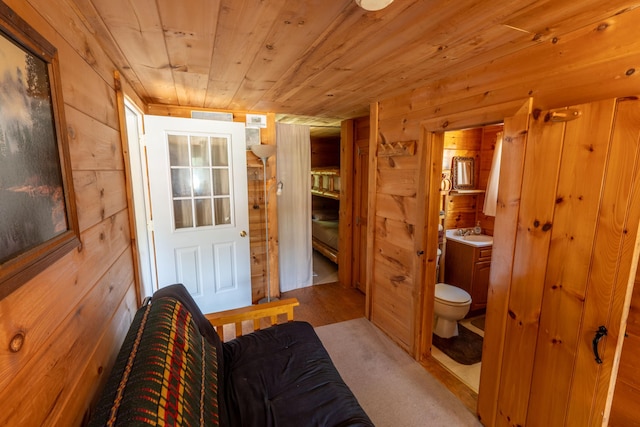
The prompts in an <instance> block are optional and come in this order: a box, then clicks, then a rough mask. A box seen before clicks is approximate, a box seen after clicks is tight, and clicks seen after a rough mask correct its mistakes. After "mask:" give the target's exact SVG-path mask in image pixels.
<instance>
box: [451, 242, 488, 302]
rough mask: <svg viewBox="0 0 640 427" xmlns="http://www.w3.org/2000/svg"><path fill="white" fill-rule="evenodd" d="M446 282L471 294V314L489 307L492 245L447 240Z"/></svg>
mask: <svg viewBox="0 0 640 427" xmlns="http://www.w3.org/2000/svg"><path fill="white" fill-rule="evenodd" d="M446 245H447V250H446V252H445V254H446V255H445V256H446V261H445V263H444V266H445V272H444V279H445V280H444V282H445V283H448V284H450V285H453V286H457V287H459V288H461V289H464V290H465V291H467V292H468V293H469V295H471V308H470V310H469V314H476V313H477V312H478V311H479V310H484V309H485V308H486V307H487V293H488V290H489V271H490V268H491V250H492V247H491V246H485V247H476V246H470V245H466V244H464V243H460V242H456V241H455V240H451V239H448V240H447V243H446Z"/></svg>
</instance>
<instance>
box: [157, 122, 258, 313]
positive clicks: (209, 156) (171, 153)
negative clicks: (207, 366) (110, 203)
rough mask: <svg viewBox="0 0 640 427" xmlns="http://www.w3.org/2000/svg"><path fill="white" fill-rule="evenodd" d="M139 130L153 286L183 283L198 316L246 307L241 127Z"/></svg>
mask: <svg viewBox="0 0 640 427" xmlns="http://www.w3.org/2000/svg"><path fill="white" fill-rule="evenodd" d="M145 124H146V135H147V155H148V162H149V165H148V169H149V187H150V194H151V212H152V217H153V230H154V241H155V242H154V246H155V252H156V269H157V274H158V286H159V287H163V286H167V285H170V284H173V283H182V284H184V285H185V286H186V288H187V289H188V290H189V292H190V293H191V295H192V296H193V298H194V299H195V301H196V302H197V303H198V305H199V307H200V309H201V310H202V312H203V313H210V312H214V311H220V310H227V309H230V308H236V307H241V306H246V305H250V304H251V268H250V253H249V252H250V251H249V236H248V230H249V215H248V199H247V197H248V196H247V172H246V169H247V168H246V162H247V160H246V148H245V147H246V143H245V136H244V126H243V125H242V124H241V123H234V122H217V121H211V120H197V119H186V118H175V117H163V116H145Z"/></svg>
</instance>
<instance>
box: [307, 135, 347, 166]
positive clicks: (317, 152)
mask: <svg viewBox="0 0 640 427" xmlns="http://www.w3.org/2000/svg"><path fill="white" fill-rule="evenodd" d="M330 166H340V137H339V136H338V137H322V138H321V137H313V136H312V137H311V167H312V168H324V167H330Z"/></svg>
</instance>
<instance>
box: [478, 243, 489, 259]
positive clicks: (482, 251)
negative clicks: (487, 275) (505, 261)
mask: <svg viewBox="0 0 640 427" xmlns="http://www.w3.org/2000/svg"><path fill="white" fill-rule="evenodd" d="M491 249H492V247H491V246H489V247H488V248H479V249H478V251H477V254H478V259H477V260H478V261H490V260H491Z"/></svg>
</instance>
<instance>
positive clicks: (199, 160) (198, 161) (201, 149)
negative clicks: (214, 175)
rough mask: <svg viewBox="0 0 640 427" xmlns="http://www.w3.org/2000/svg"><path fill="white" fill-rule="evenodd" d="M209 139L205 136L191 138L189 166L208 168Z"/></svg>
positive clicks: (209, 163)
mask: <svg viewBox="0 0 640 427" xmlns="http://www.w3.org/2000/svg"><path fill="white" fill-rule="evenodd" d="M208 142H209V138H207V137H206V136H192V137H191V166H210V165H211V162H210V161H209V147H208V145H209V144H208Z"/></svg>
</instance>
